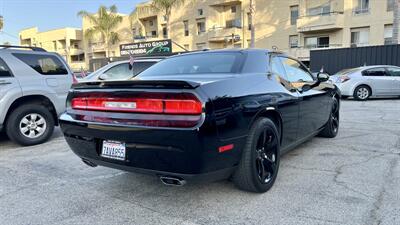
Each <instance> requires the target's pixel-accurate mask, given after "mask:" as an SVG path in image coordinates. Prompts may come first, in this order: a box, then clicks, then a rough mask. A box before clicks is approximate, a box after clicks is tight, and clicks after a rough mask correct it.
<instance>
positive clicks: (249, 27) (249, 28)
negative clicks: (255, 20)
mask: <svg viewBox="0 0 400 225" xmlns="http://www.w3.org/2000/svg"><path fill="white" fill-rule="evenodd" d="M250 18H251V15H250V13H247V29H248V30H251V23H250Z"/></svg>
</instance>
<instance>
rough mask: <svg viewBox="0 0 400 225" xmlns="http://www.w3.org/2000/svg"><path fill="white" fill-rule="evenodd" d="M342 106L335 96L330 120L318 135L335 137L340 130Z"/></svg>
mask: <svg viewBox="0 0 400 225" xmlns="http://www.w3.org/2000/svg"><path fill="white" fill-rule="evenodd" d="M339 111H340V107H339V100H337V99H336V98H333V103H332V109H331V112H330V114H329V120H328V122H327V123H326V125H325V127H324V129H323V130H322V131H321V132H320V133H319V135H318V136H320V137H325V138H334V137H336V136H337V134H338V132H339V118H340V112H339Z"/></svg>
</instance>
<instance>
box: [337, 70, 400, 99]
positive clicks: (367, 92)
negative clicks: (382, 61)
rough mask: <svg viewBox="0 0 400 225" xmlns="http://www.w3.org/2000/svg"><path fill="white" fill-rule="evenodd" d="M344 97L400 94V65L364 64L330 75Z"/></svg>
mask: <svg viewBox="0 0 400 225" xmlns="http://www.w3.org/2000/svg"><path fill="white" fill-rule="evenodd" d="M330 80H331V82H333V83H334V84H335V85H336V86H337V87H338V88H339V89H340V91H341V92H342V96H343V97H345V98H346V97H350V96H353V97H354V98H355V99H356V100H367V99H368V98H369V97H376V96H400V67H396V66H387V65H379V66H364V67H358V68H353V69H346V70H342V71H340V72H339V73H337V74H335V75H333V76H331V77H330Z"/></svg>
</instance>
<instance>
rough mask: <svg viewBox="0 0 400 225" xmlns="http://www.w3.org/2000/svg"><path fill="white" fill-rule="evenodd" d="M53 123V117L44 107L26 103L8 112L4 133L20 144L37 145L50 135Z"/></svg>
mask: <svg viewBox="0 0 400 225" xmlns="http://www.w3.org/2000/svg"><path fill="white" fill-rule="evenodd" d="M54 125H55V121H54V117H53V115H52V114H51V112H50V111H49V110H48V109H47V108H46V107H44V106H42V105H34V104H26V105H21V106H19V107H17V108H16V109H14V110H13V111H12V112H11V113H10V116H9V117H8V119H7V122H6V133H7V136H8V137H9V138H10V139H11V140H12V141H14V142H16V143H18V144H20V145H24V146H30V145H37V144H41V143H44V142H46V141H47V140H48V139H49V138H50V137H51V135H52V134H53V131H54Z"/></svg>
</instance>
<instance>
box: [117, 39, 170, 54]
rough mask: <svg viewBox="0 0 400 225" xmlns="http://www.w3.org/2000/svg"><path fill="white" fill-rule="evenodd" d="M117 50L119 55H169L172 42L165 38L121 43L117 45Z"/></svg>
mask: <svg viewBox="0 0 400 225" xmlns="http://www.w3.org/2000/svg"><path fill="white" fill-rule="evenodd" d="M119 50H120V54H121V56H129V55H133V56H145V55H148V56H151V55H169V54H171V53H172V42H171V40H170V39H167V40H161V41H147V42H138V43H131V44H123V45H120V46H119Z"/></svg>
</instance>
